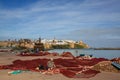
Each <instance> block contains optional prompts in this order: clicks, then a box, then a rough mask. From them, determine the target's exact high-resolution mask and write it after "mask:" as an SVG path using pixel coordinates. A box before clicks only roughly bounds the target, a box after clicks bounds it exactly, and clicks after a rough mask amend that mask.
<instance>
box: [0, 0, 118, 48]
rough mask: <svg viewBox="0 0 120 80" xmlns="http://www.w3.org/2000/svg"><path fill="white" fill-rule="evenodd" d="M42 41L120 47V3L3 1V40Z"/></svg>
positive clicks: (0, 25)
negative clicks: (51, 40) (73, 41)
mask: <svg viewBox="0 0 120 80" xmlns="http://www.w3.org/2000/svg"><path fill="white" fill-rule="evenodd" d="M39 37H42V38H44V39H53V38H54V37H55V38H56V39H63V40H75V41H79V40H82V41H84V42H85V43H86V44H88V45H89V46H91V47H120V0H0V40H7V39H21V38H29V39H38V38H39Z"/></svg>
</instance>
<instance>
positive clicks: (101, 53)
mask: <svg viewBox="0 0 120 80" xmlns="http://www.w3.org/2000/svg"><path fill="white" fill-rule="evenodd" d="M50 52H58V53H59V54H61V53H63V52H71V53H72V54H73V55H74V56H79V55H80V54H92V55H93V57H98V58H99V57H104V58H108V59H112V58H115V57H120V50H93V49H89V50H86V49H54V50H50Z"/></svg>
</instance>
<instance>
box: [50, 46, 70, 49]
mask: <svg viewBox="0 0 120 80" xmlns="http://www.w3.org/2000/svg"><path fill="white" fill-rule="evenodd" d="M52 48H53V49H69V48H70V45H52Z"/></svg>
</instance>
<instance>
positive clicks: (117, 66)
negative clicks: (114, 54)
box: [111, 62, 120, 70]
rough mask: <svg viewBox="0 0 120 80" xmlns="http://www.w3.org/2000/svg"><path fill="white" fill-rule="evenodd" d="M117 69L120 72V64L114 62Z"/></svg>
mask: <svg viewBox="0 0 120 80" xmlns="http://www.w3.org/2000/svg"><path fill="white" fill-rule="evenodd" d="M111 64H112V65H113V66H114V67H115V68H117V69H118V70H120V64H118V63H116V62H112V63H111Z"/></svg>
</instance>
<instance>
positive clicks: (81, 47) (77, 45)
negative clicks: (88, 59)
mask: <svg viewBox="0 0 120 80" xmlns="http://www.w3.org/2000/svg"><path fill="white" fill-rule="evenodd" d="M75 48H78V49H83V48H85V45H79V44H75Z"/></svg>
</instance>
